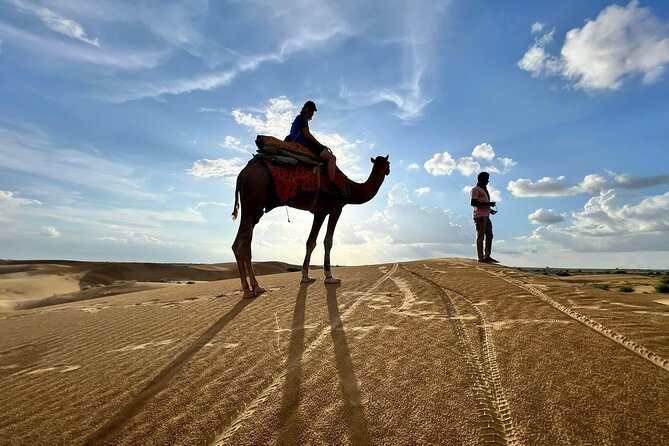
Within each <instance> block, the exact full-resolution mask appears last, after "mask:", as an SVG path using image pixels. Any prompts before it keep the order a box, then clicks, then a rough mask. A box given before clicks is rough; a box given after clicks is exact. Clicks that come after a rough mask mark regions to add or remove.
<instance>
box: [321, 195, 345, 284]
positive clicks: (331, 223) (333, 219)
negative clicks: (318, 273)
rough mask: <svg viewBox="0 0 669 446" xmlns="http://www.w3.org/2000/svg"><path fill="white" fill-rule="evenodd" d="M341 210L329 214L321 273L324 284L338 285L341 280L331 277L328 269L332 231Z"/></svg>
mask: <svg viewBox="0 0 669 446" xmlns="http://www.w3.org/2000/svg"><path fill="white" fill-rule="evenodd" d="M341 210H342V208H339V209H335V210H334V211H332V212H331V213H330V218H329V219H328V230H327V233H326V234H325V241H324V242H323V244H324V245H325V260H324V261H323V272H324V273H325V283H339V282H341V280H339V279H337V278H335V277H332V271H331V267H330V250H331V249H332V242H333V239H334V231H335V227H336V226H337V221H339V216H340V215H341Z"/></svg>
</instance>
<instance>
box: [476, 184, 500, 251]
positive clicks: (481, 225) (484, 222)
mask: <svg viewBox="0 0 669 446" xmlns="http://www.w3.org/2000/svg"><path fill="white" fill-rule="evenodd" d="M477 180H478V182H477V183H476V186H474V187H473V188H472V201H471V205H472V206H473V207H474V224H475V225H476V252H477V253H478V256H479V262H482V263H499V262H498V261H497V260H495V259H493V258H492V257H490V252H491V251H492V221H490V215H491V214H492V215H495V214H496V213H497V211H496V210H494V209H490V207H491V206H495V205H496V203H495V202H494V201H490V193H489V192H488V187H487V186H488V182H489V181H490V174H489V173H488V172H481V173H479V175H478V178H477ZM484 239H485V251H484V249H483V240H484Z"/></svg>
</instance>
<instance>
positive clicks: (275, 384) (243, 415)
mask: <svg viewBox="0 0 669 446" xmlns="http://www.w3.org/2000/svg"><path fill="white" fill-rule="evenodd" d="M398 267H399V265H398V264H397V263H394V264H393V266H392V268H391V269H390V271H388V272H387V273H385V274H384V275H383V276H382V277H381V278H380V279H379V280H377V281H376V282H375V283H374V284H373V285H372V286H371V287H370V288H368V289H367V291H365V293H364V294H363V295H362V296H360V298H358V299H356V300H355V301H353V303H351V304H350V305H349V306H348V307H347V308H346V309H345V310H344V311H343V312H342V313H341V316H340V320H341V319H345V318H346V316H348V315H349V314H350V313H352V312H353V310H355V308H356V307H357V306H358V305H359V304H360V303H361V302H363V301H364V298H365V296H367V295H369V294H371V293H372V292H374V290H375V289H376V288H378V287H379V286H380V285H381V284H382V283H383V282H385V281H386V280H388V279H389V278H390V277H391V276H392V275H393V274H394V273H395V271H397V269H398ZM331 329H332V327H330V326H329V324H326V326H325V327H323V329H322V330H321V331H320V332H319V333H318V335H317V336H316V338H315V339H314V340H313V341H312V342H310V343H309V345H308V346H307V347H306V348H305V349H304V352H303V354H302V358H303V360H304V359H306V358H307V357H308V356H309V354H310V353H311V352H312V351H314V350H315V349H316V347H318V345H320V344H321V343H322V342H323V340H324V339H325V338H326V337H327V336H328V335H329V334H330V330H331ZM287 375H288V368H287V364H286V365H284V367H283V368H282V370H281V372H279V374H277V375H276V376H275V377H274V378H273V379H272V381H271V382H270V383H269V385H267V386H266V387H265V388H264V389H263V390H262V391H260V392H259V394H258V395H257V396H256V397H255V398H254V399H253V400H251V401H250V402H249V403H248V404H247V406H246V407H244V408H243V409H242V410H241V412H239V413H238V414H237V418H235V419H233V420H232V421H231V422H230V423H229V424H227V425H226V426H223V428H222V432H221V433H220V435H218V436H217V437H216V438H215V439H214V441H213V442H212V443H211V444H212V446H222V445H225V444H226V441H228V440H229V439H230V438H231V437H232V436H233V435H234V434H235V432H236V431H237V430H238V429H239V428H240V427H241V426H242V424H243V423H244V422H245V421H246V420H248V419H250V418H251V417H252V416H253V413H254V412H255V411H256V409H257V408H258V407H259V406H260V405H261V404H262V403H263V402H264V401H265V400H266V399H267V398H268V397H269V396H270V394H272V393H273V392H274V391H275V390H276V389H278V388H279V387H280V386H281V385H282V384H283V382H284V381H285V379H286V377H287Z"/></svg>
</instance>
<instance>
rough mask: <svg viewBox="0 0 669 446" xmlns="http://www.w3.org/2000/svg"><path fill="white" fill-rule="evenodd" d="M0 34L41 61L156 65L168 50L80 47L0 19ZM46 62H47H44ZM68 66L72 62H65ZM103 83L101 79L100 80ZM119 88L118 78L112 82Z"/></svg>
mask: <svg viewBox="0 0 669 446" xmlns="http://www.w3.org/2000/svg"><path fill="white" fill-rule="evenodd" d="M0 33H2V34H4V35H5V36H7V37H11V39H12V44H13V45H16V46H17V47H19V48H20V49H21V50H22V51H25V52H26V53H31V54H36V57H38V58H39V59H40V60H42V59H43V60H44V61H47V60H49V59H51V62H53V61H54V60H57V61H58V62H60V61H63V60H64V61H67V62H71V63H83V64H92V65H97V66H102V67H111V68H114V69H122V70H137V69H145V68H146V69H148V68H155V67H156V66H157V65H158V64H159V63H160V62H161V61H162V60H163V59H164V58H165V57H166V56H167V54H168V53H169V51H167V50H165V49H154V48H151V49H147V50H137V49H135V48H130V49H118V48H117V49H112V48H104V49H103V48H99V47H91V46H88V45H87V46H85V47H84V46H82V45H80V44H79V43H78V42H71V43H70V41H64V40H63V39H56V38H54V39H49V38H45V37H44V36H38V35H35V34H32V33H30V32H28V31H26V30H23V29H20V28H17V27H14V26H11V25H8V24H6V23H2V22H0ZM45 63H46V62H45ZM67 66H68V67H71V65H67ZM103 83H104V82H103ZM113 86H114V87H118V81H116V82H115V83H114V84H113Z"/></svg>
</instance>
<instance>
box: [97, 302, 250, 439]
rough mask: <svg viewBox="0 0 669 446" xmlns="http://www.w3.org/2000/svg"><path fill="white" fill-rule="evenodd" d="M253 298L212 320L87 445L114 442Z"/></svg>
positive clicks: (239, 303) (238, 303)
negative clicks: (137, 415) (124, 428)
mask: <svg viewBox="0 0 669 446" xmlns="http://www.w3.org/2000/svg"><path fill="white" fill-rule="evenodd" d="M254 301H255V299H242V300H240V301H239V302H237V304H236V305H235V306H234V307H232V309H231V310H230V311H228V312H227V313H226V314H225V315H223V316H222V317H221V318H220V319H218V320H217V321H216V322H214V323H213V324H212V325H211V326H210V327H209V328H208V329H207V330H206V331H205V332H204V333H202V334H201V335H200V337H199V338H197V339H196V340H195V341H194V342H193V343H192V344H191V345H190V346H189V347H188V348H186V350H184V351H183V352H181V354H179V356H177V357H176V358H174V360H173V361H172V362H170V363H169V364H168V365H167V366H166V367H165V368H163V369H162V370H161V371H160V373H158V375H157V376H156V377H155V378H153V379H152V380H151V381H149V383H148V384H147V385H146V386H144V388H143V389H142V390H140V391H139V393H138V394H137V395H136V396H135V397H134V398H132V399H131V400H130V401H129V402H128V403H127V404H126V405H125V406H124V407H123V408H121V410H119V411H118V412H117V413H116V415H114V416H112V417H111V418H110V419H109V420H107V422H106V423H105V424H104V425H103V426H102V427H101V428H100V429H98V430H97V431H96V432H95V433H93V435H91V436H90V437H89V438H88V439H87V440H86V444H89V445H98V444H113V443H114V439H115V438H116V437H117V436H118V435H119V434H120V433H121V430H122V429H123V427H125V425H126V424H127V423H128V422H129V421H130V420H132V418H133V417H134V416H135V415H136V414H137V413H139V411H141V410H142V408H144V406H145V405H146V404H147V403H148V402H149V400H151V398H153V397H154V396H155V395H156V394H157V393H158V392H160V391H161V390H163V389H164V388H165V387H167V385H168V384H169V383H170V381H171V380H172V378H173V377H174V375H176V374H177V373H178V372H179V370H181V369H182V368H183V366H184V365H185V364H186V363H188V361H189V360H190V359H191V358H192V357H193V356H194V355H195V354H196V353H197V352H199V351H200V350H201V349H202V347H204V346H205V345H207V343H209V341H211V340H212V338H213V337H214V336H216V335H217V334H218V333H219V332H220V331H221V330H222V329H223V328H224V327H225V326H226V325H228V323H230V321H232V320H233V319H234V318H235V317H237V315H238V314H239V313H241V312H242V310H244V308H246V307H247V306H248V305H249V304H250V303H251V302H254Z"/></svg>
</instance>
